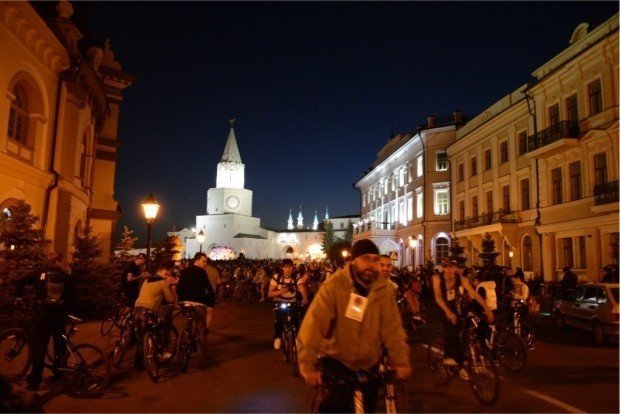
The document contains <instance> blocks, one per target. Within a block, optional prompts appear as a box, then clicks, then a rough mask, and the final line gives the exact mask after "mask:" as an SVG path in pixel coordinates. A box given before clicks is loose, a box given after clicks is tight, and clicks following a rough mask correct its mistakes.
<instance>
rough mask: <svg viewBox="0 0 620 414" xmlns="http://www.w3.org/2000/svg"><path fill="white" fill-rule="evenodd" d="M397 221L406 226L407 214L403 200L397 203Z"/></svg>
mask: <svg viewBox="0 0 620 414" xmlns="http://www.w3.org/2000/svg"><path fill="white" fill-rule="evenodd" d="M398 221H399V222H400V224H402V225H403V226H406V225H407V214H406V213H405V200H401V201H400V202H399V203H398Z"/></svg>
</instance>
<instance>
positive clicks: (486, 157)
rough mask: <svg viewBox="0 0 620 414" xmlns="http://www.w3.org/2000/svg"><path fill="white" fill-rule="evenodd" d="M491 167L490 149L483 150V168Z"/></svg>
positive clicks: (488, 168)
mask: <svg viewBox="0 0 620 414" xmlns="http://www.w3.org/2000/svg"><path fill="white" fill-rule="evenodd" d="M490 169H491V149H486V150H484V170H485V171H487V170H490Z"/></svg>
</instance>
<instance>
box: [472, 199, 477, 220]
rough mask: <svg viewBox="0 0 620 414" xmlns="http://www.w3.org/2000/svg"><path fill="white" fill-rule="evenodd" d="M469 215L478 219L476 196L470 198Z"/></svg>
mask: <svg viewBox="0 0 620 414" xmlns="http://www.w3.org/2000/svg"><path fill="white" fill-rule="evenodd" d="M471 215H472V217H478V196H473V197H472V198H471Z"/></svg>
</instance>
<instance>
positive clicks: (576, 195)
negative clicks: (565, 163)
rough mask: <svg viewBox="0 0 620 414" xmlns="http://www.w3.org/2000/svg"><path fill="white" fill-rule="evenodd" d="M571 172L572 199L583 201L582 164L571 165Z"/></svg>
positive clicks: (576, 162) (574, 163)
mask: <svg viewBox="0 0 620 414" xmlns="http://www.w3.org/2000/svg"><path fill="white" fill-rule="evenodd" d="M569 171H570V199H571V201H575V200H580V199H581V162H580V161H575V162H573V163H571V164H570V165H569Z"/></svg>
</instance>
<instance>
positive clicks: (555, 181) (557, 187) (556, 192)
mask: <svg viewBox="0 0 620 414" xmlns="http://www.w3.org/2000/svg"><path fill="white" fill-rule="evenodd" d="M551 183H552V187H551V191H552V195H551V196H552V202H553V204H560V203H562V168H555V169H553V170H552V171H551Z"/></svg>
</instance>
